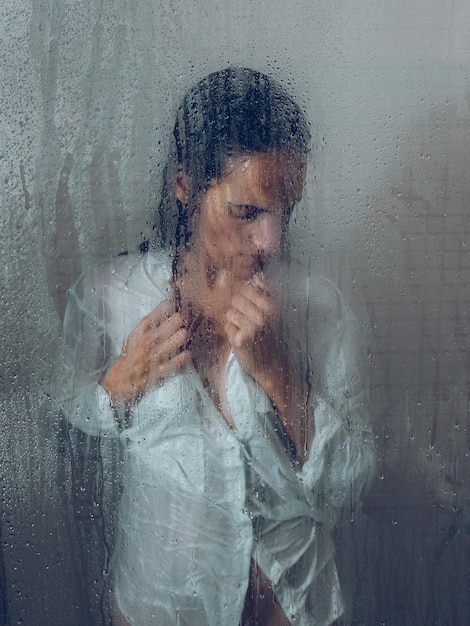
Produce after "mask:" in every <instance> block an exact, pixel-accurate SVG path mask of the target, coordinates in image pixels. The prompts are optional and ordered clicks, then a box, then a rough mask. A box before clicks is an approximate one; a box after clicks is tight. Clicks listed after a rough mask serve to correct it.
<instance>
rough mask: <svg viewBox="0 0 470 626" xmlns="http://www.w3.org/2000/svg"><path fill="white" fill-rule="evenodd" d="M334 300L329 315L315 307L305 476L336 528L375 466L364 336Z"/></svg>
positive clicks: (315, 502) (346, 309)
mask: <svg viewBox="0 0 470 626" xmlns="http://www.w3.org/2000/svg"><path fill="white" fill-rule="evenodd" d="M334 300H335V303H334V306H332V307H328V309H329V310H327V311H323V312H322V311H321V309H322V307H313V311H312V313H313V315H315V316H316V319H315V320H314V319H311V318H310V319H309V326H310V328H312V329H313V332H312V333H311V336H310V337H309V338H308V342H307V345H308V350H309V355H308V368H309V376H310V380H311V388H312V395H311V398H310V403H309V404H310V406H309V419H313V420H314V423H315V435H314V437H313V440H312V442H311V444H310V448H309V454H308V458H307V461H306V462H305V464H304V465H303V467H302V471H301V476H302V480H303V484H304V488H305V493H306V496H307V498H308V500H309V502H310V503H311V504H312V506H314V507H315V508H317V509H318V508H321V509H323V510H324V511H326V512H329V513H330V515H329V517H331V521H332V523H334V521H335V519H336V513H337V511H338V509H340V508H342V507H346V506H348V507H350V508H351V509H354V508H355V507H356V506H357V505H358V504H359V501H360V497H361V494H362V493H363V491H364V490H365V489H366V488H367V486H368V485H369V482H370V480H371V479H372V477H373V474H374V471H375V463H376V452H375V445H374V438H373V434H372V430H371V426H370V419H369V411H368V397H369V393H368V382H367V368H366V366H365V358H364V355H363V353H364V349H363V347H362V346H361V341H360V337H361V335H362V333H361V332H360V328H359V326H358V321H357V319H356V318H355V316H354V315H353V313H352V312H351V310H350V309H349V307H348V306H347V304H346V303H345V302H344V300H343V299H342V298H341V296H340V295H339V294H338V293H336V294H335V297H334ZM310 317H311V316H310Z"/></svg>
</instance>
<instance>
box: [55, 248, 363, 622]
mask: <svg viewBox="0 0 470 626" xmlns="http://www.w3.org/2000/svg"><path fill="white" fill-rule="evenodd" d="M286 271H288V270H286ZM170 278H171V262H170V259H169V257H168V255H167V254H166V253H163V252H161V253H148V254H146V255H143V256H128V257H121V258H119V259H117V260H116V261H114V262H113V263H112V264H111V265H109V266H107V267H105V268H96V269H94V270H93V271H91V272H88V273H87V274H85V275H84V276H82V278H81V279H80V280H79V281H78V282H77V283H76V284H75V286H74V287H73V288H72V289H71V290H70V292H69V306H68V308H67V312H66V318H65V339H66V348H67V350H66V355H67V356H66V370H67V378H68V383H67V391H66V394H65V395H66V399H65V401H64V410H65V412H66V414H67V417H68V419H69V420H70V421H71V422H72V423H73V424H74V425H75V426H77V427H79V428H81V429H83V430H85V431H86V432H88V433H89V434H91V435H96V436H110V435H114V436H116V437H119V438H120V442H121V447H122V459H123V470H122V486H123V492H122V498H121V501H120V503H119V515H118V519H119V524H118V526H119V527H118V534H117V541H116V547H115V550H114V554H113V557H112V589H113V594H114V597H115V601H116V603H117V605H118V606H119V608H120V610H121V612H122V613H123V614H124V615H125V616H126V617H127V619H128V620H129V621H130V622H131V623H132V624H133V626H147V625H151V624H152V625H154V624H158V625H159V626H170V625H172V626H173V625H180V624H187V625H190V626H226V625H227V626H228V625H234V626H238V624H239V623H240V619H241V614H242V610H243V606H244V598H245V594H246V591H247V586H248V582H249V571H250V561H251V559H254V560H255V561H256V562H257V563H258V564H259V566H260V567H261V568H262V570H263V571H264V572H265V574H266V576H267V577H268V578H269V580H270V581H271V582H272V585H273V589H274V591H275V593H276V596H277V598H278V600H279V601H280V603H281V604H282V607H283V609H284V611H285V613H286V615H287V616H288V617H289V618H290V619H291V620H292V621H293V623H295V624H296V625H298V626H307V625H309V626H326V625H328V624H331V622H332V621H333V620H334V619H336V618H337V617H338V616H339V615H340V614H341V612H342V602H341V595H340V589H339V584H338V578H337V574H336V569H335V564H334V547H333V543H332V540H331V538H330V533H331V529H332V527H333V525H334V524H335V521H336V517H337V512H338V510H339V508H340V507H341V506H343V505H344V504H346V503H347V505H348V506H351V502H353V503H354V502H357V500H358V498H359V496H360V494H361V491H362V489H363V486H364V484H365V483H366V482H367V481H368V480H369V478H370V476H371V473H372V472H373V468H374V459H375V454H374V446H373V439H372V436H371V432H370V430H369V425H368V421H367V415H366V410H365V406H364V388H363V384H362V381H361V376H360V363H359V359H358V351H357V349H356V346H355V344H356V340H355V337H356V335H357V328H356V326H355V324H356V322H355V319H354V317H353V316H352V315H351V313H350V311H349V310H348V309H347V308H346V306H345V305H344V303H343V301H342V299H341V297H340V295H339V293H338V291H337V290H336V288H335V287H334V286H333V285H332V284H331V283H330V282H329V281H327V280H326V279H323V278H321V277H311V276H310V277H306V278H305V280H303V279H301V278H300V275H299V273H298V271H294V272H292V270H291V276H289V274H286V275H285V276H284V277H283V285H285V286H287V288H286V287H284V288H283V290H282V297H283V300H284V303H283V312H284V315H283V319H284V328H285V337H284V339H285V341H286V342H287V344H288V346H289V351H290V353H291V354H290V358H291V360H292V359H295V360H296V362H297V363H298V364H299V368H301V370H303V372H304V375H307V372H312V374H310V375H309V376H310V382H311V384H312V393H311V394H310V406H309V415H310V419H313V417H314V421H315V435H314V437H313V440H312V441H310V442H309V451H308V460H307V461H306V462H305V463H304V465H303V466H302V465H301V464H300V463H299V462H298V461H296V459H295V458H293V455H292V452H291V451H290V449H289V446H288V445H286V442H285V435H284V434H283V429H282V427H281V426H280V424H279V422H278V420H277V418H276V415H275V412H274V410H273V407H272V405H271V402H270V400H269V398H268V397H267V395H266V394H265V393H264V391H263V390H262V389H261V388H260V387H259V386H258V385H257V384H256V383H255V382H254V381H253V380H252V379H251V378H250V377H249V376H248V375H247V374H246V373H245V372H244V371H243V370H242V368H241V366H240V364H239V363H238V361H237V359H236V358H235V356H234V355H233V354H230V356H229V359H228V362H227V365H226V372H225V390H226V399H227V405H228V409H229V411H230V414H231V415H232V417H233V420H234V423H235V428H233V429H231V428H230V427H229V426H228V425H227V423H226V422H225V420H224V419H223V417H222V416H221V415H220V413H219V412H218V411H217V409H216V408H215V406H214V404H213V403H212V401H211V399H210V397H209V395H208V393H207V391H206V390H205V388H204V386H203V385H202V382H201V380H200V379H199V376H198V375H197V373H196V371H195V369H194V368H193V367H192V366H186V367H185V368H184V369H183V370H181V371H180V372H179V373H178V374H176V375H175V376H172V377H171V378H168V379H167V380H166V381H165V382H164V383H163V384H161V385H160V386H158V387H157V388H155V389H152V390H151V391H149V392H148V393H146V395H145V396H144V397H142V399H141V400H140V401H139V402H137V403H136V404H135V405H133V407H132V408H131V410H130V412H129V414H127V415H123V414H120V411H119V409H117V408H116V407H111V405H110V401H109V397H108V395H107V393H106V392H105V391H104V389H103V388H102V387H101V386H100V385H99V384H98V383H97V380H99V379H100V378H101V376H102V375H103V373H104V371H106V369H107V367H109V366H110V364H111V363H112V362H113V361H114V360H115V359H116V358H117V356H118V355H119V354H120V352H121V349H122V347H123V345H124V343H125V341H126V338H127V336H128V335H129V333H130V332H131V331H132V329H133V328H134V327H135V325H136V324H137V322H138V321H139V320H140V319H141V318H142V317H143V316H145V315H146V314H148V313H149V312H150V311H151V310H152V309H153V308H155V306H157V305H158V303H159V302H161V301H162V300H163V299H165V298H168V297H170V296H171V285H170ZM294 286H295V287H294ZM289 287H290V288H289ZM294 291H295V293H294ZM296 294H297V295H296Z"/></svg>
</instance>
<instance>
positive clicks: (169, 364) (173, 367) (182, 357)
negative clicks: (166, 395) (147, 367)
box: [149, 350, 191, 384]
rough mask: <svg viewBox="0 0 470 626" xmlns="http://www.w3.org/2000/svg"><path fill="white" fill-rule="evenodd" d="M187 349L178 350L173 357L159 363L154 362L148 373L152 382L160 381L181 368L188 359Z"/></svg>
mask: <svg viewBox="0 0 470 626" xmlns="http://www.w3.org/2000/svg"><path fill="white" fill-rule="evenodd" d="M190 358H191V353H190V351H189V350H184V351H183V352H178V353H177V354H175V355H174V356H173V357H171V358H169V359H166V360H164V361H162V362H160V363H154V364H153V367H152V368H151V371H150V373H149V378H150V380H151V381H152V382H153V383H154V384H158V383H161V382H162V381H164V380H165V379H166V378H168V377H169V376H173V375H174V374H176V373H177V372H179V370H180V369H182V368H183V367H184V366H185V365H186V364H187V363H188V362H189V360H190Z"/></svg>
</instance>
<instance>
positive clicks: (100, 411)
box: [62, 269, 119, 436]
mask: <svg viewBox="0 0 470 626" xmlns="http://www.w3.org/2000/svg"><path fill="white" fill-rule="evenodd" d="M104 290H105V285H104V281H103V276H102V275H100V273H99V272H98V270H96V269H95V270H92V271H90V272H88V273H86V274H84V275H82V276H81V277H80V278H79V279H78V281H77V282H76V283H75V284H74V285H73V287H71V288H70V289H69V291H68V304H67V309H66V312H65V318H64V344H65V350H64V356H65V358H64V378H65V381H64V383H65V384H64V394H63V400H62V406H63V411H64V413H65V415H66V417H67V419H68V421H69V422H70V423H71V424H72V425H73V426H76V427H77V428H79V429H80V430H83V431H85V432H86V433H88V434H89V435H92V436H99V435H102V434H103V433H106V432H109V433H116V432H117V420H116V415H115V412H114V409H113V407H112V406H111V403H110V399H109V396H108V394H107V393H106V391H105V390H104V389H103V387H101V385H100V384H99V382H98V381H99V380H100V378H101V377H102V375H103V373H104V372H105V371H106V369H107V368H108V367H109V365H110V364H111V363H112V361H113V360H114V359H115V358H116V357H117V356H118V354H119V352H118V351H117V346H115V345H113V343H112V342H111V341H110V338H109V336H108V333H107V328H108V324H109V323H112V320H110V319H107V317H108V318H109V315H108V316H107V314H106V313H107V312H106V302H105V297H104V294H103V292H104Z"/></svg>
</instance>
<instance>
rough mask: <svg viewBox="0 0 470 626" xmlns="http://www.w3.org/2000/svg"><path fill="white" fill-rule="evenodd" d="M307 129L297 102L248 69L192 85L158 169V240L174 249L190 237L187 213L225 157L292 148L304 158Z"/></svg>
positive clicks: (216, 177) (215, 176)
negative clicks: (179, 189) (182, 180)
mask: <svg viewBox="0 0 470 626" xmlns="http://www.w3.org/2000/svg"><path fill="white" fill-rule="evenodd" d="M309 141H310V132H309V128H308V122H307V119H306V117H305V115H304V113H303V112H302V110H301V109H300V107H299V106H298V105H297V103H296V102H295V101H294V100H293V99H292V98H291V97H290V96H289V95H288V94H287V92H286V91H285V90H284V89H283V88H282V87H281V86H280V85H279V84H278V83H277V82H276V81H274V80H272V79H271V78H269V77H268V76H266V75H265V74H261V73H260V72H255V71H254V70H251V69H248V68H243V67H242V68H227V69H224V70H221V71H219V72H214V73H213V74H209V76H206V77H205V78H203V79H202V80H201V81H200V82H198V83H197V84H196V85H195V86H194V87H192V88H191V89H190V90H189V91H188V93H187V94H186V96H185V97H184V99H183V102H182V104H181V106H180V108H179V109H178V112H177V116H176V122H175V126H174V130H173V135H172V139H171V144H170V150H169V153H168V159H167V163H166V165H165V169H164V172H163V182H162V189H161V198H160V205H159V207H158V221H159V230H160V236H159V239H160V244H163V245H164V246H166V247H170V248H174V249H176V251H178V249H179V247H180V246H181V245H185V244H186V243H187V242H188V241H189V239H190V236H191V232H190V222H191V215H192V212H193V210H194V207H195V206H196V204H197V200H198V198H199V197H200V195H201V194H202V193H204V192H205V191H206V190H207V189H208V187H209V185H210V183H211V181H213V180H220V179H221V178H222V176H223V175H224V173H225V169H226V165H227V159H228V158H230V157H234V156H238V155H245V154H255V153H258V152H267V151H268V150H271V149H282V150H292V151H293V152H294V153H295V155H296V156H297V158H299V157H300V158H301V159H304V160H305V159H306V155H307V151H308V144H309ZM178 166H180V167H182V169H183V171H184V172H185V174H186V176H187V179H188V181H189V184H190V193H191V199H190V201H189V202H188V204H187V205H184V204H182V203H181V202H180V201H179V200H178V199H177V198H176V196H175V188H174V185H175V180H176V175H177V169H178Z"/></svg>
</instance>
